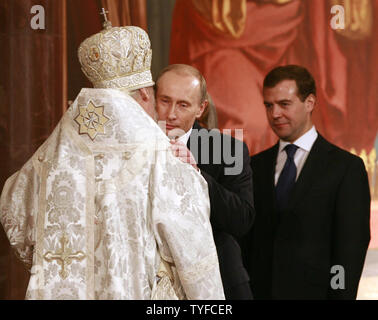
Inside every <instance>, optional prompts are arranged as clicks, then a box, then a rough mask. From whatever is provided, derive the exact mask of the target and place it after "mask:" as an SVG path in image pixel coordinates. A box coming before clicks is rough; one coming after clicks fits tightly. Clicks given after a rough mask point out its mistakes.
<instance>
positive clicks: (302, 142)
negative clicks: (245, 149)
mask: <svg viewBox="0 0 378 320" xmlns="http://www.w3.org/2000/svg"><path fill="white" fill-rule="evenodd" d="M317 137H318V133H317V132H316V129H315V126H312V128H311V129H310V130H308V131H307V132H306V133H305V134H304V135H302V136H301V137H299V138H298V139H297V140H295V141H294V142H293V144H295V145H296V146H297V147H298V149H297V151H296V153H295V155H294V162H295V166H296V167H297V177H296V179H295V180H297V179H298V177H299V175H300V173H301V171H302V168H303V166H304V164H305V162H306V159H307V157H308V154H309V153H310V150H311V148H312V146H313V144H314V142H315V140H316V138H317ZM288 144H290V142H287V141H283V140H280V145H279V149H278V155H277V162H276V171H275V176H274V184H275V185H276V184H277V182H278V178H279V176H280V174H281V171H282V169H283V167H284V165H285V162H286V159H287V154H286V151H285V150H284V148H285V147H286V146H287V145H288Z"/></svg>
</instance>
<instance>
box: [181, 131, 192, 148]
mask: <svg viewBox="0 0 378 320" xmlns="http://www.w3.org/2000/svg"><path fill="white" fill-rule="evenodd" d="M192 130H193V128H190V130H189V131H188V132H186V133H185V134H183V135H182V136H181V137H179V138H178V139H177V140H178V141H180V142H182V143H183V144H185V145H186V144H187V143H188V140H189V137H190V134H191V133H192Z"/></svg>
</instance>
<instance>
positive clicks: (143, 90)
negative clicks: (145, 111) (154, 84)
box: [138, 88, 151, 102]
mask: <svg viewBox="0 0 378 320" xmlns="http://www.w3.org/2000/svg"><path fill="white" fill-rule="evenodd" d="M138 91H139V95H140V97H141V99H142V100H143V101H144V102H147V101H148V100H149V99H150V98H151V97H150V93H149V92H148V90H147V88H140V89H138Z"/></svg>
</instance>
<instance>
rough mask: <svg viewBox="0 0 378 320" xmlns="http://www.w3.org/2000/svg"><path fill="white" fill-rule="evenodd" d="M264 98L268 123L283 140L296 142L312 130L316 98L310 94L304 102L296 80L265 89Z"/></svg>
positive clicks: (282, 82)
mask: <svg viewBox="0 0 378 320" xmlns="http://www.w3.org/2000/svg"><path fill="white" fill-rule="evenodd" d="M263 97H264V104H265V107H266V115H267V118H268V122H269V124H270V126H271V128H272V129H273V131H274V132H275V134H276V135H277V136H279V137H280V138H281V139H282V140H284V141H289V142H294V141H295V140H297V139H298V138H299V137H301V136H302V135H303V134H304V133H306V132H307V131H308V130H309V129H311V127H312V121H311V112H312V110H313V108H314V105H315V97H314V95H312V94H310V95H309V96H308V97H307V98H306V100H305V101H304V102H302V101H301V100H300V99H299V97H298V96H297V84H296V82H295V80H283V81H281V82H279V83H278V84H277V85H276V86H275V87H273V88H264V89H263Z"/></svg>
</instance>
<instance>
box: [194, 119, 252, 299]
mask: <svg viewBox="0 0 378 320" xmlns="http://www.w3.org/2000/svg"><path fill="white" fill-rule="evenodd" d="M193 129H196V130H201V129H202V130H206V129H204V128H202V127H201V126H200V125H199V124H198V123H197V122H195V124H194V126H193ZM203 132H205V131H203ZM206 132H208V131H207V130H206ZM215 141H216V139H215V140H212V139H207V138H206V137H200V138H199V139H198V136H196V135H195V131H193V132H192V134H191V135H190V137H189V140H188V144H187V146H188V148H189V150H190V151H191V152H192V154H193V155H194V157H195V159H196V162H197V166H198V168H199V169H200V170H201V174H202V176H203V177H204V178H205V180H206V181H207V183H208V187H209V197H210V210H211V212H210V222H211V225H212V229H213V235H214V240H215V245H216V247H217V252H218V258H219V264H220V271H221V276H222V280H223V286H224V289H225V295H226V298H227V299H233V298H238V299H241V298H242V297H240V294H239V296H238V294H237V293H235V292H234V293H235V294H234V293H233V292H232V290H233V289H232V288H233V287H235V286H237V285H239V284H241V283H248V281H249V278H248V273H247V272H246V270H245V268H244V266H243V261H242V258H241V251H240V246H239V244H238V243H237V241H236V240H235V238H236V239H238V238H240V237H242V236H243V235H245V234H246V233H247V232H248V231H249V230H250V228H251V226H252V223H253V220H254V215H255V211H254V206H253V187H252V171H251V168H250V164H249V161H250V159H249V153H248V148H247V146H246V144H245V143H243V142H241V141H239V140H236V139H234V138H233V137H231V136H226V135H223V134H220V140H219V142H220V143H219V145H217V142H215ZM196 142H197V143H196ZM196 145H197V146H198V148H194V146H196ZM229 146H230V147H231V149H230V151H231V154H232V155H234V154H235V150H236V148H238V149H237V150H239V151H240V152H239V154H240V157H239V158H238V161H239V162H240V164H241V166H242V170H241V172H240V173H239V174H236V175H226V174H225V168H232V167H234V164H232V163H229V162H228V161H227V159H226V160H225V157H224V153H223V152H224V151H226V150H227V149H228V147H229ZM214 152H220V153H218V155H222V157H221V161H218V157H217V155H216V154H214ZM206 153H207V154H208V155H209V157H208V158H207V157H206V155H205V154H206ZM237 154H238V153H236V155H237ZM226 158H227V157H226ZM226 162H227V163H228V164H227V163H226ZM247 288H248V287H247ZM248 290H249V288H248ZM247 295H248V294H247ZM246 298H248V297H246Z"/></svg>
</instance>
